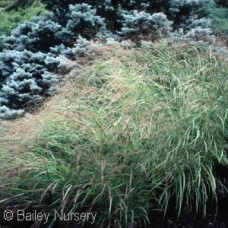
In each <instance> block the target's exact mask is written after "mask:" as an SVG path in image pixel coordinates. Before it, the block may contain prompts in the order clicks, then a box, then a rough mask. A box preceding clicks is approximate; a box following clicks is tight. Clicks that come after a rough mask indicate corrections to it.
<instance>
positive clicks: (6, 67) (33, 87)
mask: <svg viewBox="0 0 228 228" xmlns="http://www.w3.org/2000/svg"><path fill="white" fill-rule="evenodd" d="M59 64H60V60H58V59H56V58H55V57H53V56H49V55H46V54H44V53H41V52H37V53H33V52H30V51H26V50H24V51H15V50H12V51H9V50H4V51H3V52H1V53H0V78H1V91H0V118H4V119H5V118H14V117H16V116H17V115H21V114H23V113H24V110H23V109H24V106H25V105H26V104H27V103H33V102H39V101H40V100H42V99H43V96H44V95H45V94H46V95H47V94H50V93H51V92H52V88H51V85H52V84H53V82H55V81H56V80H57V76H56V75H55V74H53V73H50V71H53V70H54V69H56V68H57V66H58V65H59Z"/></svg>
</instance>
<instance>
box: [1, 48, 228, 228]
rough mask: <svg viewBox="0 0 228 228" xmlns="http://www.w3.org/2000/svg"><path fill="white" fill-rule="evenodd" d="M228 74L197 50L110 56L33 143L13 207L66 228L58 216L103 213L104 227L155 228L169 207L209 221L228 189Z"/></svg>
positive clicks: (62, 102)
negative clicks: (224, 170) (221, 172)
mask: <svg viewBox="0 0 228 228" xmlns="http://www.w3.org/2000/svg"><path fill="white" fill-rule="evenodd" d="M227 73H228V69H227V66H226V65H225V64H224V63H223V62H220V61H217V60H216V59H215V58H214V56H213V55H212V54H211V50H205V51H202V50H201V51H200V50H197V49H196V48H195V47H192V46H187V47H182V48H181V47H178V46H174V47H170V48H169V47H167V46H165V47H157V46H156V47H148V46H147V47H145V48H143V49H141V50H131V51H125V52H123V51H122V50H116V51H112V49H109V52H108V53H106V54H105V55H104V58H103V59H101V60H100V61H97V63H96V64H94V65H93V66H92V67H91V68H90V69H87V71H86V72H85V71H84V74H80V75H81V77H80V79H79V80H77V81H75V82H74V83H71V86H70V87H67V89H66V91H67V92H66V93H65V95H66V96H63V95H60V96H59V99H57V101H56V102H55V103H54V104H53V106H54V108H55V109H56V113H59V116H58V117H55V118H53V116H51V117H52V118H51V119H52V120H51V121H50V120H49V121H47V122H45V124H44V126H43V130H44V131H43V133H42V134H39V138H38V139H37V140H36V141H35V142H33V143H34V144H33V145H31V144H29V145H28V150H29V151H32V152H33V155H32V157H35V163H34V164H36V165H34V166H33V168H31V169H30V170H29V171H27V172H26V174H23V176H22V177H21V179H20V180H18V181H15V182H14V183H13V185H11V186H8V187H7V186H5V187H3V188H2V194H3V195H4V197H5V198H7V197H9V200H8V201H5V202H6V204H7V203H8V204H9V203H11V206H12V208H13V209H15V210H16V209H18V208H20V207H21V208H28V205H30V206H31V210H32V209H37V210H38V211H42V212H46V213H50V215H51V216H50V220H49V221H48V225H50V224H52V225H53V223H54V224H55V225H56V226H58V227H59V226H61V225H62V224H61V221H54V216H53V215H54V211H55V210H57V211H58V212H60V211H63V212H65V213H66V214H67V213H69V212H72V213H74V212H94V213H98V215H97V219H96V221H95V223H96V227H108V226H111V227H120V226H122V227H147V225H148V223H149V222H152V224H153V214H154V212H155V211H161V212H162V213H164V214H166V212H167V211H168V209H169V208H171V210H172V211H174V210H175V211H176V214H177V215H180V214H181V213H182V212H188V211H191V212H193V211H194V210H195V211H196V213H199V211H200V212H202V214H203V215H205V214H206V213H207V210H206V209H207V207H206V205H207V203H211V201H210V200H212V201H215V202H216V199H217V194H218V191H219V190H221V189H222V187H224V189H225V186H224V183H222V182H221V181H220V180H218V179H217V178H216V170H215V169H214V167H215V164H216V163H219V164H225V165H227V164H228V159H227V155H226V153H225V147H226V145H227V139H228V132H227V127H228V115H227V114H228V111H227V105H228V103H227V101H228V87H227V77H226V76H227ZM48 111H49V109H48V110H47V112H48ZM30 167H31V166H30ZM25 168H26V167H25ZM31 189H32V191H31ZM12 196H13V197H14V198H13V201H14V204H13V202H12V201H11V199H10V197H12ZM14 205H15V208H14ZM42 222H44V221H42ZM56 223H57V224H56ZM69 223H70V222H69ZM31 225H33V224H31ZM63 225H64V226H67V225H68V223H67V222H66V221H64V224H63ZM76 225H77V224H72V223H70V224H69V226H76ZM80 225H84V226H83V227H89V225H90V222H89V223H85V224H80ZM45 226H47V224H45ZM167 226H168V225H167Z"/></svg>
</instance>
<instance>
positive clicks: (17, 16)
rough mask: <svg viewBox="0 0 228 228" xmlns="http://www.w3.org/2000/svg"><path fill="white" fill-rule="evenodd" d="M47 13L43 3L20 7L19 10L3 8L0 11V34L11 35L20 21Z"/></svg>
mask: <svg viewBox="0 0 228 228" xmlns="http://www.w3.org/2000/svg"><path fill="white" fill-rule="evenodd" d="M45 13H47V10H45V7H44V5H43V4H41V3H39V4H34V5H32V6H31V7H28V8H25V9H20V10H18V11H10V12H6V11H5V10H2V11H1V13H0V36H2V35H10V32H11V31H12V29H14V28H15V27H16V26H17V25H18V24H19V23H20V22H23V21H25V20H29V19H31V18H32V17H34V16H37V15H41V14H45Z"/></svg>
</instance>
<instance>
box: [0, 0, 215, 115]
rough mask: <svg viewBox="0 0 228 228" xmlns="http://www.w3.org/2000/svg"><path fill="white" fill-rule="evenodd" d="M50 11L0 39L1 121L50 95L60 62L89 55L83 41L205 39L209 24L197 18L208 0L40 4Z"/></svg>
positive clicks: (65, 0) (91, 0) (52, 1)
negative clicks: (180, 36)
mask: <svg viewBox="0 0 228 228" xmlns="http://www.w3.org/2000/svg"><path fill="white" fill-rule="evenodd" d="M43 2H44V3H45V4H46V6H47V8H48V9H51V10H52V12H51V13H49V14H47V15H45V16H39V17H36V18H34V19H32V20H30V21H25V22H23V23H21V24H19V26H18V27H16V28H15V29H14V30H13V31H12V32H11V35H10V36H7V37H3V38H1V41H2V42H1V43H2V44H3V51H2V52H1V53H0V66H1V68H0V118H14V117H16V116H17V115H21V114H22V113H23V112H24V108H23V107H24V106H25V105H26V104H28V103H33V102H34V101H35V100H41V99H42V97H43V96H45V95H46V94H49V93H50V89H51V88H52V83H53V82H54V81H56V79H57V76H56V75H55V74H54V73H53V72H56V69H57V68H58V65H59V64H60V62H61V61H59V60H58V59H57V58H58V56H65V57H67V58H76V57H77V56H81V55H83V54H86V55H88V53H90V52H89V51H88V50H87V48H86V45H87V42H88V40H92V39H94V38H97V37H99V38H102V39H106V40H109V39H110V38H111V39H116V40H118V41H120V42H121V41H123V40H124V39H126V38H128V39H132V40H133V41H135V38H138V39H149V40H153V39H154V38H157V37H161V36H171V35H172V33H175V31H177V30H180V29H182V32H184V33H187V34H190V35H188V37H191V36H192V34H194V36H195V37H196V36H197V38H201V37H202V36H209V35H210V33H211V31H210V28H209V27H210V25H211V21H210V20H209V19H208V18H206V17H205V15H204V17H203V15H202V16H201V15H200V12H201V11H200V9H202V7H204V6H205V5H207V4H209V3H210V0H201V1H197V0H181V1H180V0H168V1H164V0H154V1H144V0H140V1H139V0H130V1H125V0H115V1H111V0H85V1H81V0H77V1H76V0H43Z"/></svg>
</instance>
